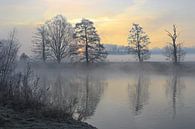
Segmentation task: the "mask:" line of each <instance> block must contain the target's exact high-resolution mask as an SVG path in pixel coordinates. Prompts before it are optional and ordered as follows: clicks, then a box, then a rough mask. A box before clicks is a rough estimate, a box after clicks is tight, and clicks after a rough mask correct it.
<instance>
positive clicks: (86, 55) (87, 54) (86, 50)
mask: <svg viewBox="0 0 195 129" xmlns="http://www.w3.org/2000/svg"><path fill="white" fill-rule="evenodd" d="M85 43H86V44H85V57H86V62H87V64H88V63H89V53H88V39H87V28H85Z"/></svg>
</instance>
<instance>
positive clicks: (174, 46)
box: [173, 39, 178, 64]
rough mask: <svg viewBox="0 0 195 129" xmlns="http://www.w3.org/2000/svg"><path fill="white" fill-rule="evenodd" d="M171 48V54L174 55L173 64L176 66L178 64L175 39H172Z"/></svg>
mask: <svg viewBox="0 0 195 129" xmlns="http://www.w3.org/2000/svg"><path fill="white" fill-rule="evenodd" d="M173 48H174V52H173V54H174V63H175V64H177V63H178V61H177V46H176V40H175V39H173Z"/></svg>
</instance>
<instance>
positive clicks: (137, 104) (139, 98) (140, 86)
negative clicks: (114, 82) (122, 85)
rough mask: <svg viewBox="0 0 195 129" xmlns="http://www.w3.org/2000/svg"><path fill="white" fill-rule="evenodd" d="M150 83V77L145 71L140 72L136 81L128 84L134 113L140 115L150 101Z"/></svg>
mask: <svg viewBox="0 0 195 129" xmlns="http://www.w3.org/2000/svg"><path fill="white" fill-rule="evenodd" d="M149 84H150V80H149V77H148V75H147V74H144V73H143V72H139V74H138V75H137V76H136V79H135V82H134V83H132V84H128V88H129V99H130V105H131V109H132V110H133V113H134V115H140V114H141V110H142V109H143V108H144V105H145V104H147V103H148V100H149V91H148V88H149Z"/></svg>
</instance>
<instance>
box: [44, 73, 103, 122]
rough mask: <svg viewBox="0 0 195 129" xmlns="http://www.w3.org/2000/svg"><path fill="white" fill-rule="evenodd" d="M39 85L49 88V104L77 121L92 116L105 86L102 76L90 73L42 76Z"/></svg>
mask: <svg viewBox="0 0 195 129" xmlns="http://www.w3.org/2000/svg"><path fill="white" fill-rule="evenodd" d="M44 75H45V76H47V78H48V79H47V78H46V77H44V78H43V80H42V81H41V83H43V84H44V85H45V83H47V85H48V86H49V87H50V95H49V96H48V98H49V99H50V103H52V105H53V106H55V107H56V108H57V109H60V110H64V111H66V112H67V113H69V114H71V115H72V116H73V117H74V118H75V119H77V120H82V121H83V120H86V119H88V118H89V117H90V116H92V115H93V114H94V112H95V110H96V107H97V105H98V103H99V101H100V98H101V96H102V94H103V91H104V87H105V86H106V85H107V83H106V81H105V79H104V77H103V76H96V75H94V74H93V73H92V72H85V73H82V74H81V73H74V74H71V75H68V76H67V75H65V74H64V73H58V74H56V75H55V76H52V77H51V76H50V75H46V74H44Z"/></svg>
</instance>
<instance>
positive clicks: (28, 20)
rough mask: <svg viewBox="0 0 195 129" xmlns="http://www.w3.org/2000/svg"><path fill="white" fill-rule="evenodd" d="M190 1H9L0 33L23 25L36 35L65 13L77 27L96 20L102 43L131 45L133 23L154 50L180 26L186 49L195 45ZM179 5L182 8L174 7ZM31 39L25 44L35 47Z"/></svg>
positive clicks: (2, 7) (3, 5)
mask: <svg viewBox="0 0 195 129" xmlns="http://www.w3.org/2000/svg"><path fill="white" fill-rule="evenodd" d="M187 1H188V2H184V1H178V0H172V1H170V0H158V1H157V0H120V1H119V0H76V1H73V0H28V1H26V0H18V1H17V2H16V1H15V0H7V1H3V2H2V1H1V2H0V16H1V17H0V18H1V20H0V31H1V30H3V29H2V28H5V26H10V27H11V26H13V27H16V28H17V27H18V26H19V28H22V27H23V30H25V29H29V28H33V30H31V31H30V32H32V33H31V34H28V35H33V31H35V29H36V27H37V26H38V25H40V24H42V23H44V22H45V21H46V20H48V19H50V18H52V17H54V16H55V15H57V14H62V15H64V16H65V17H66V18H67V20H68V21H69V22H71V23H72V24H73V26H74V24H75V23H76V22H79V21H80V20H81V19H82V18H88V19H90V20H92V21H93V22H94V24H95V26H96V28H97V31H98V33H99V34H100V36H101V39H102V43H111V44H120V45H127V43H128V42H127V37H128V32H129V30H130V28H131V26H132V24H133V23H138V24H140V25H141V26H142V27H143V28H144V31H145V32H146V33H147V34H148V35H149V36H150V39H151V44H150V48H155V47H163V46H164V45H165V44H166V43H167V42H168V41H169V39H168V37H167V35H166V32H165V31H164V30H165V29H168V30H170V29H171V28H172V25H173V24H176V25H177V26H178V28H179V30H181V37H180V41H181V42H185V45H186V46H194V42H195V39H194V33H195V24H194V23H193V21H195V15H194V14H193V12H194V11H195V9H194V7H193V6H192V5H193V4H195V1H193V0H187ZM175 2H176V3H177V4H178V5H177V6H174V8H173V5H175ZM181 10H182V11H181ZM3 12H6V14H5V13H3ZM27 26H28V27H27ZM27 32H29V31H27ZM29 37H30V36H29ZM21 40H23V38H21ZM31 40H32V39H28V41H27V40H25V42H28V44H31ZM22 42H24V41H22Z"/></svg>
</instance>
